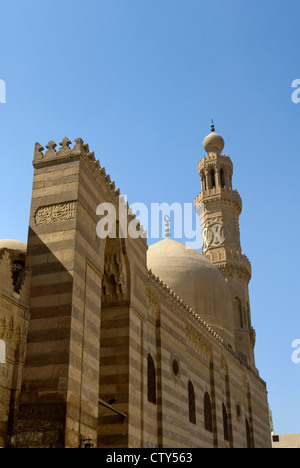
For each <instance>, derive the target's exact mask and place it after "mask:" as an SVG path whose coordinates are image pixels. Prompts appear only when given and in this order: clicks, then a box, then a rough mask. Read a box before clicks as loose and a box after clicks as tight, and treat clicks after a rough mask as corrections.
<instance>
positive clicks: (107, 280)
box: [102, 253, 127, 303]
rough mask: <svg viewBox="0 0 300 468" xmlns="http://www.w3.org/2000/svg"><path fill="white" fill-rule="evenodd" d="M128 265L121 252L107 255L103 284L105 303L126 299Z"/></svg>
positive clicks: (103, 299)
mask: <svg viewBox="0 0 300 468" xmlns="http://www.w3.org/2000/svg"><path fill="white" fill-rule="evenodd" d="M126 295H127V287H126V266H125V260H124V258H123V255H122V254H121V253H116V254H114V253H110V254H106V255H105V265H104V277H103V284H102V301H103V303H109V302H119V301H121V300H124V299H126Z"/></svg>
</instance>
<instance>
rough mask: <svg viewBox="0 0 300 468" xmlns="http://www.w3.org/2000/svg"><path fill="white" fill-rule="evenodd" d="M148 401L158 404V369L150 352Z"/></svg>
mask: <svg viewBox="0 0 300 468" xmlns="http://www.w3.org/2000/svg"><path fill="white" fill-rule="evenodd" d="M147 387H148V401H149V403H153V404H154V405H156V369H155V364H154V361H153V358H152V356H151V354H148V378H147Z"/></svg>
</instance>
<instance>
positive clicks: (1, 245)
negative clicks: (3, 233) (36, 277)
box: [0, 239, 27, 254]
mask: <svg viewBox="0 0 300 468" xmlns="http://www.w3.org/2000/svg"><path fill="white" fill-rule="evenodd" d="M2 249H8V250H16V251H18V252H22V253H24V254H25V253H26V251H27V244H25V243H24V242H21V241H18V240H13V239H1V240H0V250H2Z"/></svg>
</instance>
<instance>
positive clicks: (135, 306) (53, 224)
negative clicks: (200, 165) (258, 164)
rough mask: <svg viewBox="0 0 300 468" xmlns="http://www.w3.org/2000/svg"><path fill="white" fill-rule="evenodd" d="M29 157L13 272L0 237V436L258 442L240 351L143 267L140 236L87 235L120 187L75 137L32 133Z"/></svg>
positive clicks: (263, 434)
mask: <svg viewBox="0 0 300 468" xmlns="http://www.w3.org/2000/svg"><path fill="white" fill-rule="evenodd" d="M33 165H34V179H33V192H32V204H31V214H30V223H29V235H28V245H27V251H26V263H25V265H24V269H22V271H21V272H20V273H19V277H18V278H17V277H16V274H15V275H13V269H14V268H13V267H14V261H15V259H14V255H21V256H22V255H23V257H24V261H25V253H24V252H23V253H22V252H21V253H19V252H18V251H17V250H16V248H15V246H13V245H12V246H10V248H7V247H5V243H4V245H3V246H2V247H1V243H0V275H1V276H0V278H1V282H0V294H1V295H0V300H1V302H0V333H1V335H0V340H2V341H3V342H5V345H6V359H5V363H2V364H0V379H1V381H0V391H1V395H3V398H2V399H1V403H0V445H2V446H13V447H34V448H50V447H51V448H56V447H57V448H60V447H70V448H76V447H79V446H84V445H85V443H86V441H88V443H89V444H92V445H93V446H94V447H99V448H107V447H109V448H123V447H125V448H126V447H128V448H142V447H147V448H163V447H164V448H168V447H171V448H192V447H205V448H211V447H257V448H259V447H270V445H271V439H270V427H269V410H268V402H267V391H266V384H265V382H264V381H263V380H262V379H261V378H260V376H259V373H258V371H257V369H256V368H255V365H254V357H253V356H252V354H251V355H250V354H249V353H248V351H247V352H244V354H245V355H247V358H248V359H247V358H244V356H241V352H240V351H241V349H240V348H239V346H237V347H236V348H235V341H233V342H232V345H231V344H229V343H228V342H227V340H226V339H224V337H222V334H221V332H220V331H219V330H218V331H215V330H214V329H213V327H212V326H211V325H210V324H209V323H207V321H204V320H203V318H202V317H201V313H199V311H198V310H194V309H193V308H192V307H191V306H190V305H189V304H188V303H186V302H185V301H183V299H182V298H181V297H180V296H179V295H178V294H177V293H176V292H175V291H173V290H172V288H171V287H170V285H168V284H165V282H163V281H162V279H161V278H158V277H157V276H156V275H155V272H151V271H149V270H148V267H147V250H148V247H147V243H146V240H145V239H144V238H143V237H139V238H138V239H133V238H130V237H128V238H122V237H121V236H120V235H117V237H116V238H115V239H110V238H107V239H100V238H99V237H98V236H97V234H96V225H97V222H98V221H99V217H98V216H97V215H96V210H97V206H98V205H99V204H100V203H104V202H105V203H107V202H109V203H112V204H113V205H114V206H115V208H116V212H117V214H118V216H117V223H116V224H117V226H116V227H117V229H116V232H117V234H119V221H120V219H119V206H120V204H119V202H120V190H119V189H117V188H116V187H115V183H114V182H112V181H111V179H110V177H109V175H107V174H106V171H105V169H104V168H103V167H101V165H100V163H99V161H97V160H96V159H95V156H94V153H92V152H90V150H89V147H88V145H87V144H85V143H84V142H83V141H82V140H81V139H77V140H75V144H74V146H73V148H71V142H70V141H69V140H68V139H67V138H64V139H63V141H62V142H61V143H60V148H59V149H58V150H57V145H56V143H54V142H53V141H51V142H49V143H48V145H47V146H46V150H44V148H43V147H42V146H41V145H40V144H38V143H37V144H36V147H35V155H34V161H33ZM230 197H231V198H232V195H230ZM231 198H230V199H231ZM218 209H219V208H218ZM219 211H220V212H222V209H221V208H220V210H219ZM133 219H135V216H134V215H133V214H131V213H130V212H129V213H128V220H129V221H132V220H133ZM8 247H9V246H8ZM209 253H210V252H207V255H208V254H209ZM220 254H222V255H223V253H222V252H221V253H220ZM224 255H227V253H226V254H225V253H224ZM23 257H22V258H23ZM224 263H225V264H226V259H225V261H224ZM247 265H248V264H247ZM225 273H226V272H225ZM225 277H226V274H225ZM227 279H228V278H227ZM245 281H246V280H245ZM228 283H230V282H229V279H228ZM242 287H246V283H245V284H244V283H243V286H242ZM231 326H232V329H236V328H239V327H238V326H237V325H236V324H235V325H234V324H231ZM237 342H238V339H237ZM247 353H248V354H247Z"/></svg>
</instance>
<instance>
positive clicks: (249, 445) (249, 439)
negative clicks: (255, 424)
mask: <svg viewBox="0 0 300 468" xmlns="http://www.w3.org/2000/svg"><path fill="white" fill-rule="evenodd" d="M246 437H247V448H248V449H251V448H252V443H251V431H250V424H249V421H248V419H246Z"/></svg>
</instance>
